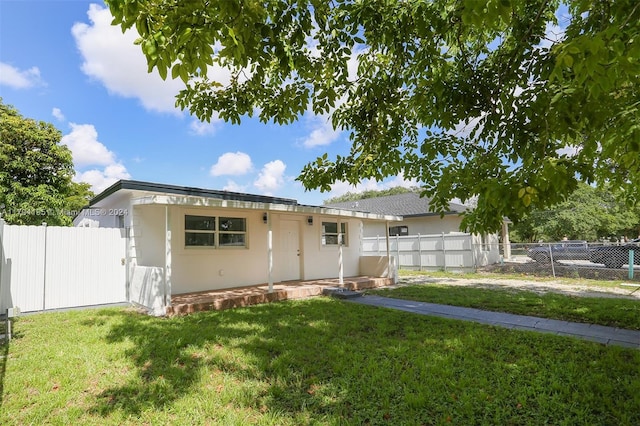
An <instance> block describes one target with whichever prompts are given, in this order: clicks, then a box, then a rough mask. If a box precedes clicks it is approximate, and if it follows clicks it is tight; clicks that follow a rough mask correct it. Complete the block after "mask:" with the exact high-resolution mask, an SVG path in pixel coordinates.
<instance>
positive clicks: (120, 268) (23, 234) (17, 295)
mask: <svg viewBox="0 0 640 426" xmlns="http://www.w3.org/2000/svg"><path fill="white" fill-rule="evenodd" d="M126 246H127V239H126V235H125V230H124V229H113V228H72V227H58V226H21V225H7V224H5V223H4V221H2V219H0V312H2V313H3V314H4V313H6V312H7V309H9V308H16V307H17V308H19V309H20V311H21V312H33V311H43V310H48V309H60V308H70V307H80V306H93V305H102V304H110V303H121V302H126V301H127V294H126V293H127V291H126V263H127V262H126Z"/></svg>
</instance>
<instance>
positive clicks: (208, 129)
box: [189, 118, 222, 136]
mask: <svg viewBox="0 0 640 426" xmlns="http://www.w3.org/2000/svg"><path fill="white" fill-rule="evenodd" d="M221 122H222V120H220V119H219V118H212V119H211V123H207V122H202V121H200V120H198V119H193V121H191V124H189V130H190V132H191V133H192V134H194V135H198V136H205V135H212V134H214V133H215V132H216V131H217V130H218V127H219V124H220V123H221Z"/></svg>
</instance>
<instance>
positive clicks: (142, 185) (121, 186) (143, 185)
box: [89, 180, 298, 206]
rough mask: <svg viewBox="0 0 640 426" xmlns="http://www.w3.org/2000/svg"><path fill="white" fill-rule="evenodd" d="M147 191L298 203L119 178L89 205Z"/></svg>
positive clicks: (263, 201) (261, 196) (288, 201)
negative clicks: (123, 192) (126, 192)
mask: <svg viewBox="0 0 640 426" xmlns="http://www.w3.org/2000/svg"><path fill="white" fill-rule="evenodd" d="M125 189H128V190H132V191H149V192H160V193H165V194H176V195H188V196H193V197H206V198H217V199H219V200H233V201H246V202H251V203H270V204H286V205H298V201H297V200H294V199H291V198H279V197H268V196H266V195H254V194H243V193H240V192H229V191H218V190H215V189H203V188H192V187H188V186H177V185H166V184H161V183H153V182H142V181H137V180H119V181H118V182H116V183H114V184H113V185H111V186H110V187H108V188H107V189H105V190H104V191H102V192H101V193H100V194H98V195H96V196H95V197H94V198H93V199H92V200H91V201H90V202H89V206H93V205H94V204H96V203H98V202H100V201H102V200H104V199H105V198H107V197H108V196H110V195H112V194H114V193H116V192H118V191H120V190H125Z"/></svg>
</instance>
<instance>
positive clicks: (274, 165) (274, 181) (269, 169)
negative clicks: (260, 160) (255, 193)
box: [253, 160, 287, 195]
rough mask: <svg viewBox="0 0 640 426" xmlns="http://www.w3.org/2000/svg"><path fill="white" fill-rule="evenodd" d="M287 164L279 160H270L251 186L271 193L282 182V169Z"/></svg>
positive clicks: (265, 192) (267, 193)
mask: <svg viewBox="0 0 640 426" xmlns="http://www.w3.org/2000/svg"><path fill="white" fill-rule="evenodd" d="M286 168H287V166H286V165H285V164H284V163H283V162H282V161H281V160H275V161H271V162H269V163H267V164H265V165H264V167H263V168H262V170H260V174H258V177H257V178H256V180H255V181H254V182H253V186H255V187H256V188H258V189H259V190H260V191H262V192H263V193H264V194H265V195H272V194H273V192H274V191H276V190H278V189H279V188H280V187H282V185H283V184H284V171H285V169H286Z"/></svg>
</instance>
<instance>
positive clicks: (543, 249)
mask: <svg viewBox="0 0 640 426" xmlns="http://www.w3.org/2000/svg"><path fill="white" fill-rule="evenodd" d="M527 256H529V257H530V258H531V259H533V260H535V261H536V262H539V263H549V262H550V261H551V260H552V259H553V261H554V262H555V261H557V260H591V253H590V251H589V246H588V244H587V242H586V241H582V240H567V241H560V242H557V243H546V244H540V245H539V246H533V247H530V248H529V249H528V250H527Z"/></svg>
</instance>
